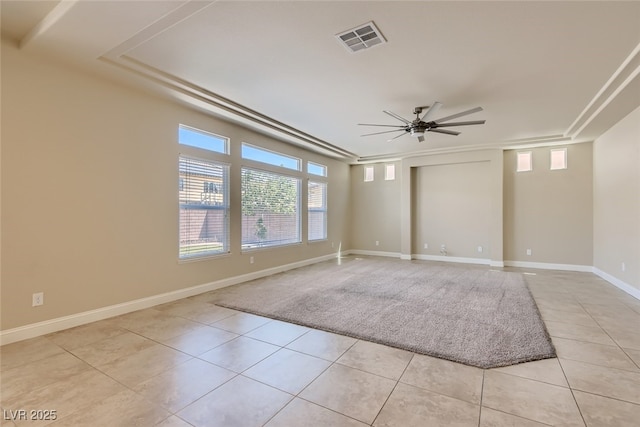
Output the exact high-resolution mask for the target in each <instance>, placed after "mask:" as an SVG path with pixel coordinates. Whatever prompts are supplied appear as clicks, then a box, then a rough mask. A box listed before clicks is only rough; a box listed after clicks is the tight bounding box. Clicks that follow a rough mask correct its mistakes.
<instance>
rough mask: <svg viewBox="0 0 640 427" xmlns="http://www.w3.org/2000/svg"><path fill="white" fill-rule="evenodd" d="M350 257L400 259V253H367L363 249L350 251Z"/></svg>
mask: <svg viewBox="0 0 640 427" xmlns="http://www.w3.org/2000/svg"><path fill="white" fill-rule="evenodd" d="M349 254H350V255H369V256H386V257H391V258H400V253H399V252H383V251H365V250H361V249H351V250H349Z"/></svg>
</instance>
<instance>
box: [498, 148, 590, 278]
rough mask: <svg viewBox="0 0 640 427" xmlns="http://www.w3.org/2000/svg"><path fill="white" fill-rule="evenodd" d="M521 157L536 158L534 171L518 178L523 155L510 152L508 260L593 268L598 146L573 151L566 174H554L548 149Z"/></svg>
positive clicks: (506, 170) (506, 163) (507, 154)
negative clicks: (594, 178)
mask: <svg viewBox="0 0 640 427" xmlns="http://www.w3.org/2000/svg"><path fill="white" fill-rule="evenodd" d="M518 151H531V152H532V154H533V170H532V171H531V172H516V153H517V151H516V150H513V151H505V154H504V217H505V223H504V249H505V260H508V261H521V262H537V263H550V264H568V265H582V266H591V265H592V262H593V259H592V253H593V233H592V228H593V216H592V210H591V206H592V200H593V198H592V144H591V143H584V144H573V145H567V159H568V160H567V165H568V168H567V169H563V170H550V169H549V159H550V153H549V148H548V147H541V148H533V149H526V150H518ZM527 249H531V255H527V252H526V251H527Z"/></svg>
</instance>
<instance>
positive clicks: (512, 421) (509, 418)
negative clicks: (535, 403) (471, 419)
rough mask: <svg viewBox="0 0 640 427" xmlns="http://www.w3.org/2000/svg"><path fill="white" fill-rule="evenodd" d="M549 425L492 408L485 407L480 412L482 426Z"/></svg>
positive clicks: (532, 426)
mask: <svg viewBox="0 0 640 427" xmlns="http://www.w3.org/2000/svg"><path fill="white" fill-rule="evenodd" d="M548 425H549V424H542V423H539V422H536V421H531V420H527V419H525V418H522V417H517V416H515V415H511V414H507V413H505V412H500V411H496V410H493V409H491V408H484V407H483V408H482V411H481V412H480V427H547V426H548Z"/></svg>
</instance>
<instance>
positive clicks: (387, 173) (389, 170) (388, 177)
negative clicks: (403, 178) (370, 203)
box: [384, 164, 396, 181]
mask: <svg viewBox="0 0 640 427" xmlns="http://www.w3.org/2000/svg"><path fill="white" fill-rule="evenodd" d="M384 179H385V181H393V180H394V179H396V165H394V164H390V165H384Z"/></svg>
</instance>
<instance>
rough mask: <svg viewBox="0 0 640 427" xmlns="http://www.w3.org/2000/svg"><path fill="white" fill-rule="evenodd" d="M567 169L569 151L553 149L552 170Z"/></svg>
mask: <svg viewBox="0 0 640 427" xmlns="http://www.w3.org/2000/svg"><path fill="white" fill-rule="evenodd" d="M566 168H567V149H566V148H552V149H551V170H552V171H553V170H558V169H566Z"/></svg>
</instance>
